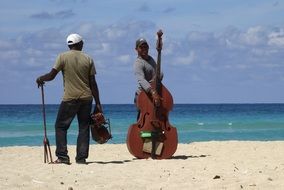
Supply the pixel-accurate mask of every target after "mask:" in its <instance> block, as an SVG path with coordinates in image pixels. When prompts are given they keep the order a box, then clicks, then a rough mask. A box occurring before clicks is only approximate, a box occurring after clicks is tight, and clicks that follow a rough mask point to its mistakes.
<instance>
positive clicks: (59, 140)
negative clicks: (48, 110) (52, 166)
mask: <svg viewBox="0 0 284 190" xmlns="http://www.w3.org/2000/svg"><path fill="white" fill-rule="evenodd" d="M91 110H92V100H71V101H67V102H61V104H60V107H59V110H58V114H57V119H56V123H55V137H56V151H55V154H56V156H57V157H58V158H60V159H68V160H69V156H68V150H67V130H68V129H69V127H70V124H71V122H72V120H73V119H74V117H75V116H76V115H77V119H78V124H79V133H78V137H77V149H76V160H81V159H86V158H88V156H89V144H90V130H89V117H90V113H91Z"/></svg>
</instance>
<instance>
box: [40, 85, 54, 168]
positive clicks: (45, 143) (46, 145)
mask: <svg viewBox="0 0 284 190" xmlns="http://www.w3.org/2000/svg"><path fill="white" fill-rule="evenodd" d="M40 87H41V99H42V114H43V127H44V139H43V146H44V163H46V162H48V163H49V161H50V162H53V161H52V156H51V151H50V146H49V140H48V138H47V135H46V118H45V105H44V92H43V85H41V86H40Z"/></svg>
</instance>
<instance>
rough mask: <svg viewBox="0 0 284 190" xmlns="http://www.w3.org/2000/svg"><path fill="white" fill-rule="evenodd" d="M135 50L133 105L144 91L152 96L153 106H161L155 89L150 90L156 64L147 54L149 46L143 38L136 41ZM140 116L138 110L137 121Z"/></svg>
mask: <svg viewBox="0 0 284 190" xmlns="http://www.w3.org/2000/svg"><path fill="white" fill-rule="evenodd" d="M135 50H136V51H137V58H136V60H135V63H134V73H135V76H136V79H137V83H138V89H137V91H136V93H135V98H134V103H135V104H136V101H137V96H138V95H139V93H140V92H141V91H142V90H144V91H145V92H146V93H148V94H149V95H151V96H152V98H153V101H154V104H155V105H156V106H159V105H160V104H161V97H160V96H159V94H158V93H157V92H156V90H155V89H153V88H151V85H150V82H152V80H153V79H154V78H155V74H156V65H157V64H156V62H155V60H154V59H153V58H152V57H151V56H150V55H149V54H148V52H149V45H148V43H147V41H146V39H144V38H139V39H137V40H136V46H135ZM139 116H140V110H139V109H138V114H137V120H138V119H139Z"/></svg>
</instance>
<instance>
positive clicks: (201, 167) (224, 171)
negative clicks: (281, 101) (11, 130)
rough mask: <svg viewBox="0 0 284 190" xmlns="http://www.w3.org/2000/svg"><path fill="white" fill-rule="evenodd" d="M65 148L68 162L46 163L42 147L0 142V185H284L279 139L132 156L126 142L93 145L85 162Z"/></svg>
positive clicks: (75, 188) (283, 149)
mask: <svg viewBox="0 0 284 190" xmlns="http://www.w3.org/2000/svg"><path fill="white" fill-rule="evenodd" d="M68 149H69V155H70V158H71V161H72V164H71V165H54V164H45V163H44V162H43V147H2V148H0V166H1V167H0V168H1V173H0V189H1V190H6V189H28V190H31V189H40V190H41V189H48V190H51V189H54V190H58V189H65V190H68V189H69V190H71V189H73V190H78V189H79V190H87V189H112V190H116V189H131V190H136V189H143V190H144V189H155V190H156V189H157V190H159V189H170V190H172V189H174V190H179V189H194V190H195V189H269V190H271V189H279V190H280V189H284V141H274V142H249V141H248V142H246V141H245V142H244V141H225V142H198V143H191V144H179V146H178V149H177V152H176V153H175V154H174V157H173V158H172V159H167V160H152V159H143V160H138V159H135V158H134V157H133V156H132V155H130V154H129V152H128V150H127V147H126V145H125V144H119V145H113V144H105V145H92V146H91V147H90V156H89V159H88V160H87V161H88V162H90V163H89V164H88V165H79V164H76V163H75V161H74V157H75V146H69V147H68ZM51 150H52V154H53V156H54V150H55V147H54V146H52V147H51ZM54 159H55V158H54ZM214 177H215V178H217V179H214Z"/></svg>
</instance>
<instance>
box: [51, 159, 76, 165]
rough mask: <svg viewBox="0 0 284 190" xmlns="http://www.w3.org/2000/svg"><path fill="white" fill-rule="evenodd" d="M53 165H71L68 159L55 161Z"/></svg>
mask: <svg viewBox="0 0 284 190" xmlns="http://www.w3.org/2000/svg"><path fill="white" fill-rule="evenodd" d="M50 163H51V164H67V165H70V164H71V163H70V160H67V159H60V158H58V159H57V160H55V161H53V162H50Z"/></svg>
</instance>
